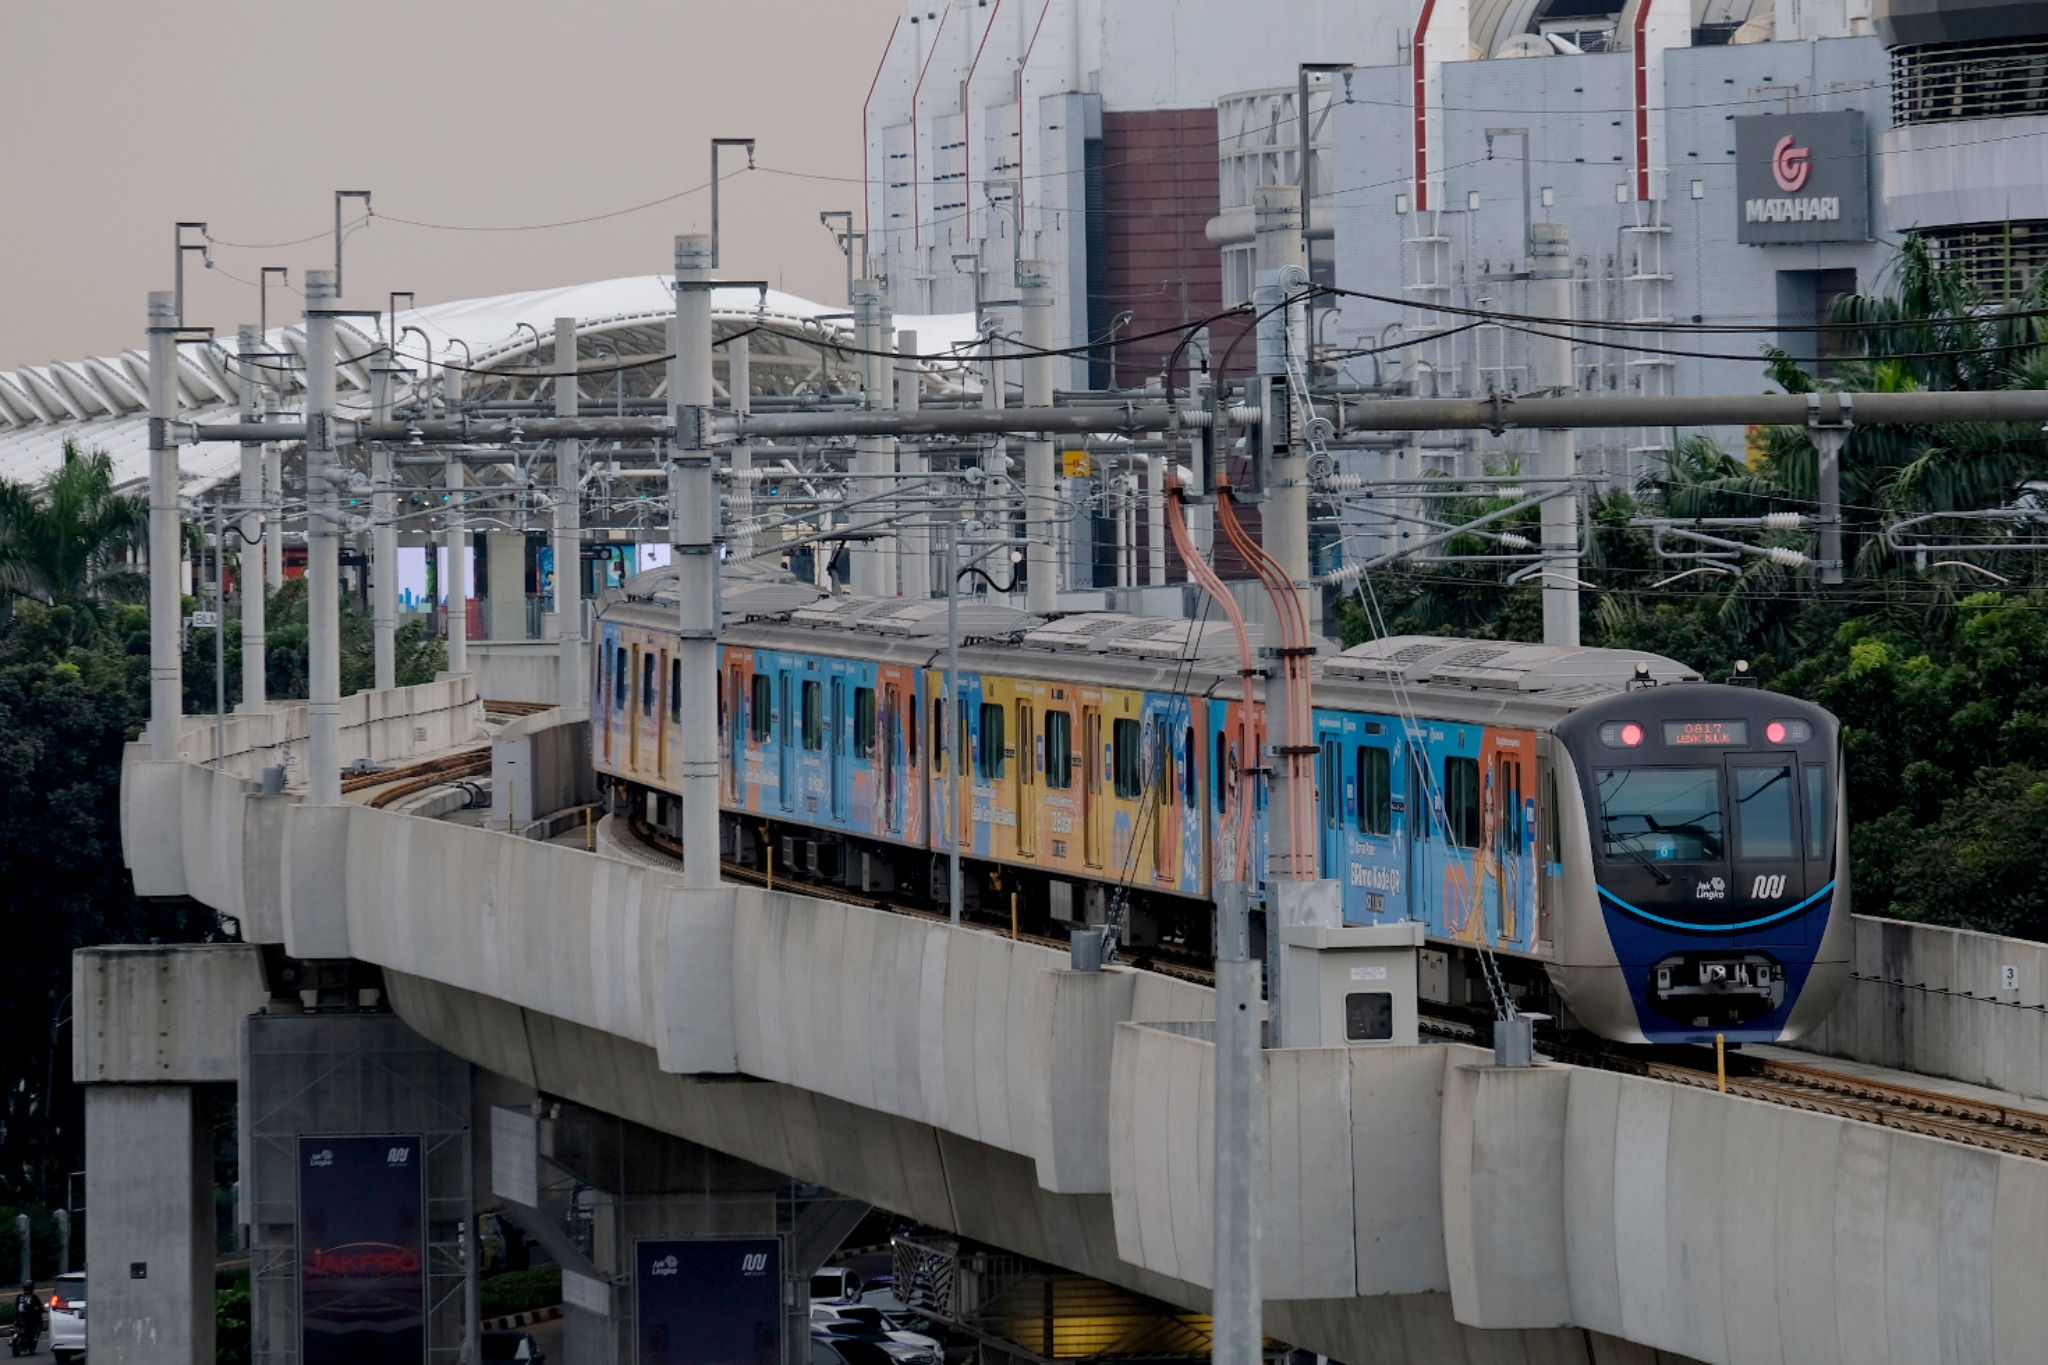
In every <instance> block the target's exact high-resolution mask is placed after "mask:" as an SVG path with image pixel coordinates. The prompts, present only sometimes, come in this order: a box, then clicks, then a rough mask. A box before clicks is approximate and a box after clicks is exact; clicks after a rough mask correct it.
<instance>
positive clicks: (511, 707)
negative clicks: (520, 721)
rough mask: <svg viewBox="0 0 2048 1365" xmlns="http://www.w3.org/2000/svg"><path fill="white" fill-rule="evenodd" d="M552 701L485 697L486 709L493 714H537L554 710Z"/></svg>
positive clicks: (486, 711) (489, 713)
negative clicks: (500, 699) (495, 699)
mask: <svg viewBox="0 0 2048 1365" xmlns="http://www.w3.org/2000/svg"><path fill="white" fill-rule="evenodd" d="M554 709H555V703H554V702H551V701H492V700H491V699H490V698H488V697H486V698H485V699H484V711H485V713H486V714H488V715H493V716H537V715H539V714H540V713H541V712H543V711H552V710H554Z"/></svg>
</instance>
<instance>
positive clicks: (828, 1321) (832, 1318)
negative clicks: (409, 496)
mask: <svg viewBox="0 0 2048 1365" xmlns="http://www.w3.org/2000/svg"><path fill="white" fill-rule="evenodd" d="M834 1322H850V1323H857V1324H859V1325H860V1326H862V1327H865V1328H866V1329H867V1330H868V1331H870V1332H881V1333H883V1334H884V1335H886V1336H888V1337H889V1338H890V1339H891V1340H894V1341H900V1342H904V1343H905V1344H907V1345H911V1346H925V1347H929V1348H931V1349H932V1350H934V1351H936V1350H938V1349H940V1347H939V1342H938V1339H937V1338H936V1337H933V1336H931V1335H929V1334H927V1333H925V1332H923V1331H920V1330H919V1326H918V1324H914V1323H910V1322H906V1321H904V1320H902V1319H901V1318H898V1317H897V1316H896V1315H894V1314H891V1313H884V1312H883V1311H882V1310H881V1309H879V1308H872V1307H869V1306H868V1305H866V1304H858V1303H814V1304H812V1305H811V1325H812V1326H814V1327H824V1328H825V1329H826V1330H827V1331H831V1330H832V1326H831V1325H832V1324H833V1323H834ZM845 1335H848V1336H851V1335H853V1333H852V1331H851V1330H850V1329H849V1330H848V1331H847V1332H846V1333H845Z"/></svg>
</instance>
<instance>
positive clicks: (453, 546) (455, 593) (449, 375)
mask: <svg viewBox="0 0 2048 1365" xmlns="http://www.w3.org/2000/svg"><path fill="white" fill-rule="evenodd" d="M441 384H442V389H441V392H442V401H443V402H444V403H445V404H446V405H447V408H448V414H449V415H450V416H453V415H454V413H455V410H456V409H457V408H458V407H459V406H460V405H461V403H462V371H461V370H459V369H457V368H456V367H455V366H454V365H452V364H444V365H443V366H442V368H441ZM462 474H463V469H462V457H461V455H460V453H459V452H458V451H457V450H455V449H454V448H451V449H450V450H449V451H448V463H447V465H446V466H445V469H444V473H443V479H442V481H443V482H444V483H445V484H446V485H447V486H448V517H447V525H446V529H447V537H448V671H449V672H450V673H467V672H469V547H468V545H466V544H465V543H464V542H465V541H467V540H468V539H469V537H468V535H467V534H466V533H465V530H464V528H465V526H466V525H467V522H468V518H467V517H465V516H464V515H463V510H462V499H463V491H462V482H463V480H462Z"/></svg>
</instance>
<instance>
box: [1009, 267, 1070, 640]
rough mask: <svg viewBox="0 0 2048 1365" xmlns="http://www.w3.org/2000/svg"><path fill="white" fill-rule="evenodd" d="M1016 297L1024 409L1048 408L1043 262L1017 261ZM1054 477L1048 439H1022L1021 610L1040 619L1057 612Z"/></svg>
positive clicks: (1048, 328)
mask: <svg viewBox="0 0 2048 1365" xmlns="http://www.w3.org/2000/svg"><path fill="white" fill-rule="evenodd" d="M1017 297H1018V299H1019V301H1020V305H1021V306H1020V308H1019V311H1020V312H1021V313H1022V314H1023V324H1024V327H1023V330H1024V346H1025V349H1026V352H1027V354H1026V355H1025V357H1024V362H1023V364H1024V406H1025V407H1027V408H1049V407H1051V406H1052V359H1051V357H1049V356H1047V355H1045V354H1043V352H1045V351H1047V350H1049V349H1051V347H1052V281H1051V280H1050V279H1049V278H1048V276H1047V274H1046V268H1045V262H1044V261H1038V260H1022V261H1019V262H1017ZM1055 476H1056V471H1055V469H1054V464H1053V450H1052V440H1051V439H1050V438H1049V437H1048V436H1047V435H1046V434H1045V433H1043V432H1035V433H1033V434H1031V435H1029V436H1026V437H1025V438H1024V528H1023V533H1024V535H1025V537H1026V538H1027V539H1028V540H1029V541H1030V543H1029V544H1028V545H1026V546H1025V547H1024V555H1025V565H1024V567H1025V579H1024V607H1025V610H1027V611H1030V612H1034V613H1037V614H1039V615H1046V614H1048V613H1050V612H1053V611H1055V610H1057V609H1058V607H1059V600H1060V579H1059V562H1058V560H1057V559H1056V558H1055V555H1054V548H1053V539H1054V533H1055V528H1056V526H1057V524H1058V517H1057V515H1056V511H1057V509H1056V507H1055V503H1054V499H1055V497H1056V496H1057V491H1056V490H1055V488H1054V487H1053V479H1054V478H1055ZM1033 522H1037V523H1038V526H1039V529H1038V530H1037V531H1033V530H1032V529H1031V524H1032V523H1033Z"/></svg>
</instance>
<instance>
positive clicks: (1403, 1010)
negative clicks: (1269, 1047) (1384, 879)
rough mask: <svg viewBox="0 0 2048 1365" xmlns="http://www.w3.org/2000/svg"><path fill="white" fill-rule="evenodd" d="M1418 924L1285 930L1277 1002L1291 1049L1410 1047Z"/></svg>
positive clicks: (1419, 946)
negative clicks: (1283, 966)
mask: <svg viewBox="0 0 2048 1365" xmlns="http://www.w3.org/2000/svg"><path fill="white" fill-rule="evenodd" d="M1422 934H1423V926H1422V924H1421V923H1420V922H1419V921H1413V920H1410V921H1404V922H1402V923H1398V924H1349V925H1343V926H1341V927H1340V926H1334V925H1324V924H1315V925H1291V926H1289V927H1287V928H1285V929H1283V930H1281V933H1280V944H1281V951H1282V952H1283V953H1285V954H1286V955H1287V963H1286V972H1287V978H1286V979H1287V982H1288V988H1287V991H1286V992H1285V993H1284V994H1283V996H1282V998H1281V1009H1282V1010H1283V1011H1284V1012H1285V1014H1286V1027H1285V1030H1284V1034H1285V1037H1286V1039H1287V1042H1288V1045H1289V1046H1298V1047H1350V1046H1355V1045H1362V1044H1372V1043H1413V1042H1415V1041H1416V1011H1415V998H1416V984H1417V983H1416V958H1417V955H1418V954H1419V952H1420V951H1421V949H1422Z"/></svg>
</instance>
